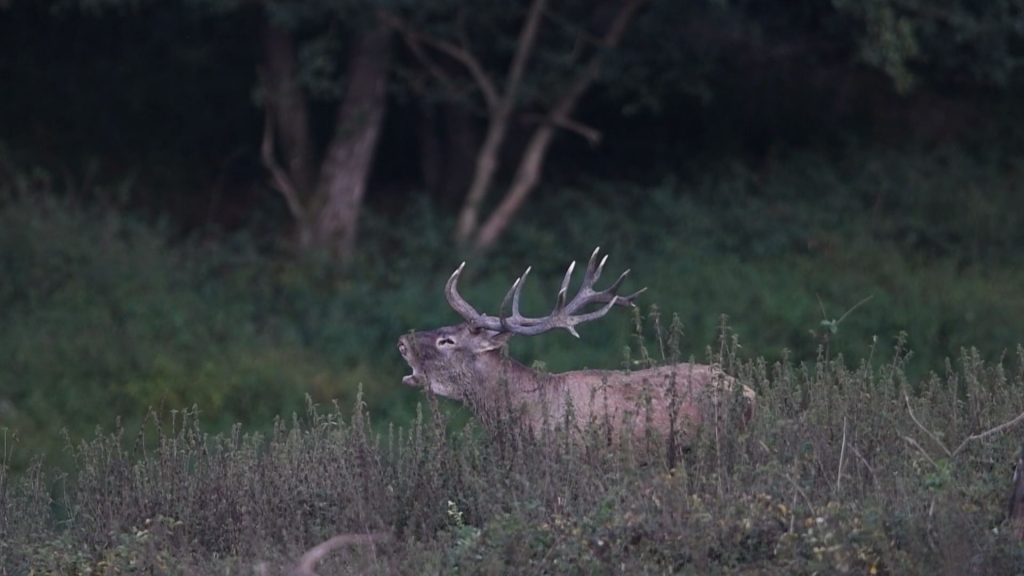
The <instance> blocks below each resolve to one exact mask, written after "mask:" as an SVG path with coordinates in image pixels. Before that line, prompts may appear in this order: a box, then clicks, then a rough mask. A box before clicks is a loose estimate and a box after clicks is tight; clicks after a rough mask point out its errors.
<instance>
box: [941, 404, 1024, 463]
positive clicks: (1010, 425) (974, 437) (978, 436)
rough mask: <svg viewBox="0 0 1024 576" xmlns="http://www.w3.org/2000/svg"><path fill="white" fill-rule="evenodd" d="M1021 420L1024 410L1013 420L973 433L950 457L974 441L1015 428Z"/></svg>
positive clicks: (1022, 420) (1023, 416) (1022, 419)
mask: <svg viewBox="0 0 1024 576" xmlns="http://www.w3.org/2000/svg"><path fill="white" fill-rule="evenodd" d="M1021 422H1024V412H1021V413H1020V414H1018V415H1017V417H1016V418H1014V419H1013V420H1010V421H1007V422H1003V423H1002V424H1000V425H998V426H996V427H995V428H990V429H988V430H986V431H984V432H979V433H978V434H971V435H970V436H968V437H967V438H966V439H964V441H963V442H961V443H960V445H959V446H957V447H956V450H953V453H952V454H951V455H950V458H955V457H956V455H957V454H959V453H960V452H962V451H963V449H964V448H966V447H967V445H968V444H969V443H971V442H972V441H974V440H983V439H985V438H988V437H989V436H992V435H994V434H999V433H1000V432H1003V431H1006V430H1009V429H1010V428H1013V427H1014V426H1016V425H1017V424H1020V423H1021Z"/></svg>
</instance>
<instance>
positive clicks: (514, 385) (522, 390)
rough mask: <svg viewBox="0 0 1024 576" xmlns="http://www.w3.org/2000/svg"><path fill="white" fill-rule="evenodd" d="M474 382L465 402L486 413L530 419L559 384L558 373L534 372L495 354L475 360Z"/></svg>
mask: <svg viewBox="0 0 1024 576" xmlns="http://www.w3.org/2000/svg"><path fill="white" fill-rule="evenodd" d="M477 369H478V370H477V374H478V378H477V382H476V384H475V386H472V387H471V388H470V392H469V394H468V397H467V398H466V400H467V401H469V402H471V403H473V404H475V407H476V409H478V410H484V411H486V412H492V411H493V412H495V413H499V414H500V413H509V409H511V410H512V412H513V413H520V414H522V415H524V416H525V417H526V418H528V419H529V420H535V419H538V415H537V414H535V412H537V411H539V410H540V409H542V408H544V407H545V400H546V398H549V397H551V396H552V395H556V394H555V392H556V390H555V389H554V388H557V387H558V386H560V384H561V379H560V378H559V375H558V374H546V373H543V372H538V371H537V370H533V369H532V368H529V367H527V366H524V365H523V364H521V363H519V362H517V361H516V360H514V359H512V358H509V357H507V356H505V355H504V354H501V353H498V352H495V353H493V354H487V355H485V356H482V357H480V358H479V359H478V365H477Z"/></svg>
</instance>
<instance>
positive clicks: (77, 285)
mask: <svg viewBox="0 0 1024 576" xmlns="http://www.w3.org/2000/svg"><path fill="white" fill-rule="evenodd" d="M950 158H957V159H958V160H957V162H956V163H955V164H953V163H951V162H950ZM865 167H867V168H865ZM908 167H909V169H908ZM1018 174H1019V168H1018V167H1016V166H1014V165H1006V164H1003V163H999V162H994V161H989V162H981V161H971V160H969V159H968V158H967V157H966V156H963V155H950V156H943V155H934V156H923V157H922V156H906V155H903V156H898V157H895V158H890V159H888V160H886V159H882V158H878V157H874V156H870V155H859V156H856V155H852V156H851V157H850V160H848V161H847V162H845V163H828V162H826V161H825V160H823V159H822V158H815V157H796V158H791V159H788V160H785V161H781V162H780V163H779V164H778V165H777V167H776V168H775V169H774V170H773V171H772V172H769V173H766V174H760V175H757V174H753V173H750V172H749V171H745V170H738V169H735V168H733V169H730V170H727V171H724V172H723V173H722V174H721V175H719V176H713V177H707V178H705V179H701V180H697V181H692V182H682V181H680V182H665V183H662V184H660V185H657V186H655V187H653V188H649V189H642V188H637V187H636V186H630V185H626V184H624V185H622V186H610V185H595V186H594V187H593V188H592V189H589V190H587V191H574V190H565V191H563V192H562V193H561V194H559V195H557V196H556V197H553V198H552V199H550V200H546V201H543V202H538V203H537V205H536V206H532V207H531V210H533V211H534V212H535V213H537V214H545V215H546V216H539V217H538V218H536V219H535V220H534V222H533V223H532V224H531V225H530V226H528V227H525V226H524V227H523V228H522V231H521V233H520V234H518V235H517V236H516V237H515V238H514V239H510V241H509V242H508V243H507V248H506V249H504V250H503V251H501V252H498V253H495V254H492V255H491V256H490V257H489V258H487V259H478V260H474V261H473V262H472V263H471V265H470V266H469V268H468V269H467V274H469V276H468V277H467V278H466V280H465V281H464V282H463V286H464V291H465V293H466V295H467V297H468V298H470V299H471V300H472V301H473V302H476V303H479V305H480V306H482V307H484V308H485V309H488V310H491V311H492V312H493V309H495V308H496V307H497V305H498V303H499V301H500V297H501V295H502V294H503V293H504V291H505V290H506V289H507V287H508V285H509V283H510V282H511V280H512V279H513V278H514V277H515V275H516V274H518V273H519V272H520V271H521V268H523V267H525V266H526V265H527V264H532V265H533V266H534V269H535V273H534V274H533V276H532V277H531V280H530V282H529V283H528V285H527V286H526V289H525V291H524V299H525V301H524V306H525V307H526V308H527V310H543V309H545V308H547V307H548V306H550V302H551V299H552V298H553V297H554V293H555V292H556V290H557V282H558V280H559V279H560V278H561V272H562V271H563V269H564V266H565V265H566V263H567V262H568V261H569V260H571V259H578V258H582V257H585V256H586V255H587V254H589V252H590V250H591V249H592V248H593V246H595V245H598V244H601V245H603V246H604V247H605V249H607V250H609V251H610V252H611V255H612V259H611V260H610V262H611V266H612V270H621V269H623V268H625V267H630V268H632V269H633V271H634V278H635V279H634V280H633V281H632V282H634V283H635V284H639V285H646V286H648V287H650V290H649V292H648V293H647V294H645V296H644V297H643V302H644V308H643V309H644V312H645V314H647V313H649V312H650V309H649V306H650V304H653V303H656V304H657V305H658V306H659V307H660V308H659V311H660V314H661V319H660V322H661V323H662V325H663V326H666V327H667V326H668V325H669V324H670V323H671V320H672V315H673V314H676V315H678V316H679V319H680V321H681V323H682V326H683V334H684V337H683V339H682V342H681V350H682V353H683V355H684V356H695V357H703V356H704V355H705V351H704V347H705V346H706V345H707V343H709V342H711V341H712V340H713V339H714V338H715V335H716V333H717V330H718V325H719V323H720V316H721V315H722V314H725V315H727V316H728V317H729V322H730V325H731V326H732V327H733V330H734V331H735V332H736V334H737V335H738V336H739V338H740V341H741V343H742V344H743V346H744V349H745V351H746V353H747V354H749V355H751V356H764V357H766V358H767V359H768V360H769V361H774V360H776V359H781V358H783V357H787V358H789V359H790V360H792V361H795V362H802V361H806V360H813V359H814V358H815V357H816V356H817V355H818V353H819V349H821V350H825V351H827V352H828V353H829V354H831V355H833V356H837V357H838V356H840V355H845V356H847V357H849V358H857V359H859V358H865V357H867V356H868V355H873V357H874V359H875V361H876V362H886V361H888V360H889V358H888V352H887V350H889V349H891V347H892V345H893V342H894V338H895V337H896V336H897V335H898V334H899V333H901V332H906V333H907V334H909V337H908V347H909V349H910V350H912V351H913V357H912V359H911V361H910V362H909V364H908V368H907V369H908V373H909V374H910V375H911V376H912V377H913V378H915V379H917V378H920V377H922V376H925V375H927V374H928V373H929V372H930V371H938V372H942V371H944V370H945V368H944V362H945V359H947V358H956V357H958V356H959V354H960V350H961V349H962V348H963V347H965V346H969V345H973V346H977V347H978V349H979V350H982V351H983V355H984V357H985V358H986V359H987V360H990V361H998V360H999V358H1000V357H1001V356H1002V355H1003V354H1005V353H1006V352H1007V351H1012V350H1013V349H1014V347H1015V346H1016V344H1017V342H1018V341H1019V337H1020V335H1019V332H1017V330H1016V328H1015V327H1018V326H1021V325H1022V324H1024V294H1022V293H1021V291H1020V290H1019V287H1020V286H1021V285H1024V272H1022V270H1024V269H1022V268H1021V267H1020V266H1019V264H1020V256H1019V255H1018V254H1016V253H1015V251H1014V249H1013V246H1015V245H1019V243H1020V241H1021V239H1020V235H1021V234H1022V232H1021V227H1020V225H1019V219H1020V214H1024V207H1022V206H1020V204H1021V200H1020V198H1019V195H1018V196H1014V195H1012V194H1011V193H1010V190H1011V186H1010V182H1011V181H1012V178H1014V177H1015V175H1018ZM31 181H32V180H31V179H30V178H25V179H23V180H22V182H23V185H21V186H20V187H15V188H11V189H9V190H7V191H6V193H5V194H6V200H5V201H4V202H3V206H2V208H0V274H2V276H3V277H4V278H5V281H4V282H3V283H2V284H0V325H2V326H3V330H0V416H2V422H3V426H4V427H8V428H11V429H13V430H16V431H17V432H18V437H19V439H20V440H19V441H20V443H21V446H22V448H21V449H19V450H17V451H16V452H15V453H16V454H17V455H18V456H16V457H15V461H14V462H15V464H16V467H17V468H19V469H20V468H22V467H23V466H24V465H25V463H26V460H25V459H26V458H28V457H29V455H31V454H33V453H34V452H35V451H36V450H39V449H42V450H46V451H47V453H48V454H49V456H50V457H51V458H53V457H58V458H59V457H60V455H61V454H62V450H61V448H60V447H61V446H62V444H63V441H62V440H61V431H62V430H67V431H68V433H69V434H70V436H71V438H73V439H78V438H81V437H83V435H84V434H86V433H88V432H90V431H92V429H93V428H94V427H95V426H97V425H99V426H102V427H104V428H106V429H110V428H111V427H112V426H113V425H114V424H115V422H116V421H117V420H118V419H121V421H122V423H123V425H125V426H127V427H128V429H129V430H134V429H136V427H137V426H138V419H139V418H140V417H141V415H142V414H144V413H146V411H147V410H149V409H153V410H156V411H157V412H158V413H160V414H164V415H166V414H167V413H168V411H170V410H175V409H176V410H182V409H186V408H191V407H193V406H195V407H196V408H197V409H198V411H199V416H198V418H199V419H200V420H202V421H203V422H204V423H205V424H206V425H209V426H213V430H226V429H227V427H229V426H230V425H231V424H232V423H234V422H236V421H240V422H244V423H245V424H246V425H247V426H250V427H253V429H263V430H266V429H267V428H268V427H269V426H270V423H271V422H272V419H273V418H274V416H275V415H283V414H289V413H291V412H293V411H296V410H300V409H301V407H302V406H303V402H304V400H303V399H304V397H305V396H306V395H309V396H311V397H312V398H313V399H314V401H316V402H318V403H325V402H329V401H331V400H335V399H336V400H339V401H340V402H342V403H343V404H349V403H350V402H352V400H353V398H354V395H355V391H356V389H357V387H358V386H359V385H360V384H362V385H363V387H364V390H365V391H366V401H367V404H368V405H369V409H370V411H371V412H372V413H373V415H374V417H375V420H377V421H389V422H395V423H398V424H405V423H408V422H409V420H410V418H411V417H412V414H413V410H412V406H413V405H414V402H415V399H416V398H417V394H416V392H415V391H413V390H408V389H404V388H403V387H402V386H401V384H400V379H401V375H402V374H403V373H404V371H405V367H404V364H403V363H402V361H401V358H400V357H399V355H398V354H397V352H395V351H394V344H395V341H396V339H397V337H398V335H400V334H402V333H403V332H406V331H408V330H411V329H417V328H420V329H426V328H432V327H436V326H440V325H444V324H450V323H454V322H455V321H456V317H455V316H454V314H452V313H451V312H450V311H449V310H448V308H447V305H446V303H445V302H444V299H443V297H442V293H441V288H442V286H443V283H444V279H445V278H446V277H447V275H448V274H449V273H450V272H451V270H452V269H454V267H455V266H456V265H457V263H458V262H457V260H456V258H455V257H454V256H453V255H451V254H450V251H449V249H448V242H449V241H448V237H447V235H446V230H448V224H449V223H448V222H445V221H444V219H443V218H441V217H439V216H437V215H436V213H435V212H434V211H433V210H432V208H431V207H430V206H429V205H426V204H419V205H414V206H410V207H409V208H408V209H407V213H406V214H405V215H404V216H402V217H401V218H400V220H401V221H402V222H404V223H405V224H404V225H403V226H402V227H394V226H391V225H389V224H387V223H386V222H385V221H384V220H379V221H377V220H372V219H371V221H370V222H368V224H367V230H366V237H367V241H366V248H365V250H364V252H363V253H362V255H361V257H360V259H359V260H358V261H357V262H356V263H354V265H353V267H352V269H351V270H350V271H349V272H343V271H340V270H338V269H336V268H332V267H331V266H329V265H328V264H327V263H325V262H319V261H316V260H313V259H307V260H299V261H296V260H293V259H291V258H289V257H286V256H275V255H274V254H273V252H268V251H266V250H263V251H259V250H257V249H255V248H254V247H253V246H254V243H253V242H252V241H251V240H247V239H246V238H245V236H243V235H233V236H225V237H221V238H219V239H218V238H184V239H182V238H180V237H177V236H176V235H175V234H174V233H173V232H172V231H171V230H170V228H169V227H168V226H166V225H152V224H149V223H147V222H146V221H145V220H144V219H142V218H140V217H138V216H135V215H133V213H132V211H131V210H128V209H126V208H124V207H123V203H122V204H117V206H122V207H120V208H117V207H111V205H110V203H109V202H108V203H106V204H104V203H102V202H97V201H94V202H91V203H88V204H87V203H83V202H82V201H76V200H73V199H69V198H67V197H66V196H61V195H58V194H56V193H55V192H54V191H49V192H47V191H45V190H43V191H39V190H37V189H33V188H31V185H30V184H29V182H31ZM883 184H884V186H883ZM895 186H899V187H900V191H901V193H900V194H899V195H898V196H897V195H895V194H889V193H888V188H887V187H895ZM964 190H967V192H964ZM970 190H984V191H985V195H984V196H982V195H981V193H980V192H978V193H977V195H974V194H972V193H970ZM681 191H682V192H685V193H681ZM127 196H128V197H130V196H131V193H130V192H129V193H127ZM985 199H987V201H986V200H985ZM880 204H881V205H882V206H883V208H884V209H880V208H878V206H879V205H880ZM783 207H784V208H783ZM769 213H770V217H769V216H767V214H769ZM948 213H957V214H959V215H960V217H959V218H957V219H956V220H945V219H944V216H943V215H944V214H948ZM564 214H571V215H572V217H570V218H565V217H563V216H562V215H564ZM741 254H742V255H744V256H740V255H741ZM868 296H871V299H870V300H869V301H868V302H866V303H865V304H863V305H862V306H860V307H859V308H857V309H856V310H854V311H853V313H851V314H850V315H849V316H847V317H846V318H845V319H843V321H842V322H841V323H839V324H835V325H833V324H830V323H829V321H834V320H837V319H838V318H839V317H841V316H842V315H843V313H844V312H845V311H846V310H848V309H849V308H851V307H852V306H853V305H854V304H856V303H857V302H859V301H861V300H862V299H864V298H865V297H868ZM823 307H824V310H823V309H822V308H823ZM631 323H632V319H631V318H630V317H629V315H628V314H618V315H613V317H609V318H608V319H606V320H604V321H602V323H600V325H593V326H588V327H585V328H584V331H583V338H582V340H581V341H576V340H575V339H572V338H571V337H569V336H567V335H564V334H551V335H545V336H540V337H536V338H519V339H514V340H513V354H515V355H516V356H517V357H520V358H522V359H524V360H525V361H527V362H530V361H539V362H543V363H544V364H545V366H546V367H547V368H548V369H550V370H566V369H571V368H580V367H584V366H590V367H601V368H618V367H621V366H622V363H623V362H624V357H623V354H622V350H623V349H624V347H625V346H627V345H629V344H630V343H631V342H632V341H631V339H630V338H629V337H628V334H629V332H630V330H631ZM647 326H648V327H651V326H652V322H647ZM876 336H877V340H876ZM655 356H656V357H658V355H657V354H655Z"/></svg>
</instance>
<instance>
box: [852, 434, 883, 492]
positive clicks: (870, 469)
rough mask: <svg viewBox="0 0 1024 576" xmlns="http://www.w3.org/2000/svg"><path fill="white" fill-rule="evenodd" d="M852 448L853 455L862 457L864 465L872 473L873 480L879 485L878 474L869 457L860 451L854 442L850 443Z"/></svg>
mask: <svg viewBox="0 0 1024 576" xmlns="http://www.w3.org/2000/svg"><path fill="white" fill-rule="evenodd" d="M850 450H852V451H853V455H854V456H856V457H857V458H859V459H860V461H861V464H864V467H865V468H867V469H868V472H870V473H871V480H872V481H873V482H874V483H875V486H877V485H878V475H876V474H875V469H874V467H872V466H871V464H870V463H869V462H868V460H867V458H865V457H864V455H863V454H861V453H860V450H857V446H855V445H854V444H853V443H852V442H851V443H850Z"/></svg>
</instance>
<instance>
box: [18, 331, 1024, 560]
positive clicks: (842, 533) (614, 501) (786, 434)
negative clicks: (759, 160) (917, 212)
mask: <svg viewBox="0 0 1024 576" xmlns="http://www.w3.org/2000/svg"><path fill="white" fill-rule="evenodd" d="M724 336H725V337H724V339H723V341H722V344H721V345H720V346H719V347H718V351H717V352H716V353H715V354H714V356H713V357H712V358H711V359H710V360H711V361H715V362H720V363H721V364H722V365H723V367H724V368H725V369H726V370H727V371H729V372H731V373H734V374H737V375H738V377H739V379H740V381H741V382H744V383H746V384H748V385H751V386H754V387H756V388H757V389H758V391H759V393H760V398H761V400H760V403H759V410H758V417H757V418H756V419H755V420H754V422H753V423H752V425H751V426H749V427H747V428H742V427H738V426H737V425H736V421H735V420H733V418H734V416H732V415H731V411H730V410H723V412H722V417H721V420H720V421H719V422H718V423H717V424H713V425H709V426H707V427H705V428H704V429H703V434H702V435H701V436H700V437H699V438H698V439H697V441H696V442H695V443H694V445H693V446H692V447H690V448H688V449H684V450H682V451H678V450H672V449H669V448H668V447H667V446H666V444H665V443H664V441H662V440H661V439H659V438H658V437H655V436H650V435H649V436H646V437H641V438H636V437H626V438H616V439H613V440H612V442H611V443H609V438H608V433H607V431H606V429H605V428H604V425H602V424H597V425H595V427H594V428H593V429H590V430H588V431H586V432H585V433H583V434H582V435H581V436H576V435H567V434H565V433H564V432H563V431H558V430H556V431H551V432H543V433H541V434H539V435H535V434H532V433H530V432H529V431H526V430H523V429H521V428H519V427H518V426H516V423H515V422H508V421H493V422H486V423H485V424H486V427H487V432H484V433H480V432H478V431H476V430H473V429H464V430H462V431H461V432H457V433H450V432H446V427H445V425H444V422H443V419H444V416H443V415H442V414H440V413H438V412H437V411H436V406H434V405H433V404H431V407H432V408H433V409H432V410H431V415H432V418H423V417H417V418H416V419H415V420H413V422H412V423H411V424H410V426H409V427H408V428H405V429H396V428H391V427H389V428H388V429H387V431H386V432H385V433H383V434H378V433H375V432H374V431H373V428H372V427H371V425H370V422H369V420H368V417H367V414H366V413H365V406H364V405H363V404H362V403H361V401H358V402H357V404H356V409H355V411H354V412H353V413H352V414H351V416H349V417H348V418H344V416H345V415H347V414H348V413H347V411H345V413H344V414H343V412H342V411H341V410H340V409H339V408H338V407H334V408H332V409H328V410H326V411H323V410H319V409H317V408H315V407H312V406H311V407H309V408H308V409H307V410H306V412H305V416H304V417H302V418H295V419H293V420H291V421H290V422H278V423H277V424H275V426H274V427H273V430H272V431H271V432H269V433H268V434H267V435H266V436H261V435H258V434H248V433H243V432H242V431H241V429H240V428H235V429H234V430H232V431H231V432H230V433H225V434H220V435H210V434H207V433H206V432H205V431H204V430H203V428H202V426H201V425H199V423H198V422H197V419H196V418H195V415H194V414H193V413H190V412H187V411H186V412H182V413H176V414H174V415H172V416H171V417H170V418H169V419H162V418H160V417H158V416H155V415H154V416H152V418H151V420H150V421H149V422H148V423H147V427H146V429H145V433H144V434H140V435H138V436H137V437H136V438H134V439H133V438H132V437H131V436H129V435H127V434H126V433H125V432H124V431H123V430H121V429H118V430H115V431H114V432H113V433H109V434H100V435H99V436H97V437H96V438H94V439H92V440H88V441H85V442H82V443H79V444H76V445H75V446H74V447H73V448H72V449H71V450H70V452H71V456H72V458H73V460H74V466H73V472H71V473H70V474H69V475H68V476H66V477H64V478H62V479H60V482H59V484H58V486H59V488H60V489H59V490H58V493H59V496H58V497H57V499H56V501H51V497H50V492H49V490H48V487H49V482H50V481H51V478H50V477H49V476H48V475H47V473H46V471H45V469H43V468H42V467H40V466H39V465H35V466H33V467H31V468H30V469H29V470H28V471H27V473H25V474H23V475H21V476H20V478H16V479H11V478H9V477H8V476H7V474H6V473H5V471H4V469H3V468H2V467H0V536H2V538H0V565H3V566H5V567H8V569H9V570H11V571H12V572H13V573H22V572H29V571H31V572H33V573H61V574H89V573H96V572H97V571H99V572H102V573H107V574H120V573H126V572H139V571H142V572H144V573H161V574H164V573H166V574H245V573H251V572H253V571H255V572H256V573H263V572H266V573H284V572H283V570H284V569H285V568H286V567H287V566H289V565H292V564H293V563H294V561H295V558H297V557H298V556H299V555H300V554H301V553H302V551H303V550H305V549H307V548H309V547H311V546H313V545H314V544H316V543H318V542H320V541H322V540H325V539H327V538H328V537H331V536H332V535H334V534H337V533H366V532H373V531H380V530H383V531H388V532H390V533H391V534H392V535H393V539H392V541H391V542H388V543H386V544H383V545H382V548H381V549H379V550H374V549H372V548H368V547H356V548H354V549H347V550H343V551H340V552H338V553H336V554H335V555H334V556H333V557H332V558H331V559H330V560H329V561H328V562H326V563H325V565H324V566H323V567H322V570H321V573H322V574H377V573H379V574H394V573H399V574H451V573H469V574H535V573H538V572H540V573H565V574H613V573H630V574H640V573H683V574H718V573H757V574H819V573H822V572H825V573H831V574H842V573H850V574H934V573H947V574H972V573H984V574H1011V573H1014V571H1015V570H1018V569H1019V567H1020V565H1021V564H1020V563H1021V562H1022V561H1024V548H1022V547H1021V546H1020V544H1019V543H1018V542H1017V541H1016V540H1015V539H1014V538H1013V537H1012V535H1010V534H1009V531H1008V530H1007V527H1006V525H1005V523H1004V514H1005V511H1004V510H1003V506H1002V505H1003V503H1004V496H1005V493H1006V489H1007V484H1008V480H1007V478H1008V476H1009V470H1008V466H1006V464H1008V463H1009V462H1010V461H1011V459H1012V456H1013V454H1014V448H1015V446H1016V442H1015V440H1014V438H1013V437H1012V435H1001V434H999V433H992V434H987V435H985V436H984V437H982V438H977V439H968V437H969V436H970V435H973V434H978V433H980V432H983V431H986V430H991V429H993V428H994V427H995V426H997V425H999V424H1001V423H1003V422H1006V421H1009V420H1010V419H1011V418H1012V417H1013V416H1014V415H1015V414H1017V413H1020V412H1022V411H1024V368H1022V367H1024V349H1020V350H1018V352H1017V357H1016V358H1015V359H1014V360H1013V361H1012V363H1007V364H995V365H993V364H988V363H986V362H984V361H983V360H982V359H981V358H980V357H979V356H978V354H977V353H976V352H973V351H966V352H964V354H963V355H962V356H961V357H960V358H959V359H958V360H957V362H956V367H955V368H953V367H951V368H950V369H949V372H948V373H947V374H945V375H944V376H942V377H932V378H930V379H928V380H926V381H922V382H916V383H910V382H908V380H907V377H906V374H905V372H904V371H903V358H904V355H903V354H902V353H901V352H900V351H899V350H897V354H896V358H895V360H894V361H893V362H891V363H888V364H884V365H882V366H880V367H874V366H873V365H872V363H871V362H866V363H862V364H861V365H860V366H859V367H858V368H856V369H852V370H851V369H848V368H846V367H845V366H843V365H842V364H841V363H838V362H835V361H833V360H829V359H828V358H825V357H822V358H819V359H818V361H816V362H814V363H811V364H803V365H794V364H792V363H789V362H780V363H775V364H773V365H768V364H767V363H765V362H764V361H762V360H754V361H747V360H743V359H741V358H739V357H737V356H736V353H737V351H738V350H737V347H736V346H735V342H734V340H732V339H731V338H729V337H728V334H725V335H724ZM910 393H914V394H915V395H914V397H913V399H908V396H907V395H909V394H910ZM569 425H570V426H573V424H572V423H570V424H569ZM668 462H673V463H674V466H672V467H669V466H667V463H668ZM53 510H60V511H61V512H60V513H54V512H53Z"/></svg>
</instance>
